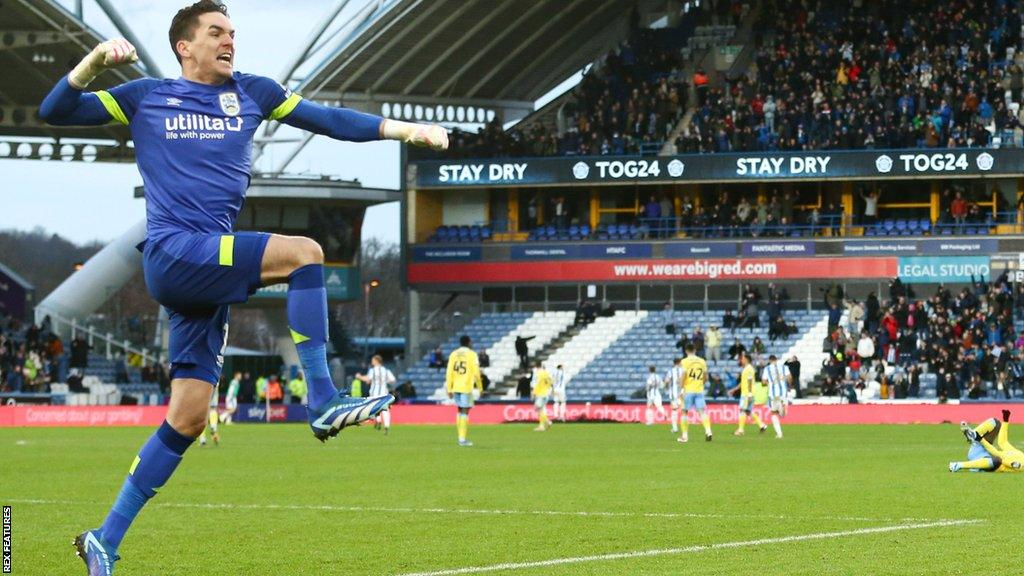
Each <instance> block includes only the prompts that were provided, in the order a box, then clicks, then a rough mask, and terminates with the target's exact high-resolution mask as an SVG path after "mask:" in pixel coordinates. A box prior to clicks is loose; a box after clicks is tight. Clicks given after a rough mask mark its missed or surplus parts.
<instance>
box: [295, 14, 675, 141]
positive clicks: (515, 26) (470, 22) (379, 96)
mask: <svg viewBox="0 0 1024 576" xmlns="http://www.w3.org/2000/svg"><path fill="white" fill-rule="evenodd" d="M666 5H667V3H666V2H665V0H639V1H637V0H383V1H382V2H381V3H380V7H379V8H378V9H377V11H376V12H375V13H374V14H373V15H372V17H369V18H367V19H366V20H365V21H364V22H363V23H362V24H361V25H360V26H359V27H358V28H357V29H356V30H354V31H353V33H352V34H350V35H349V37H348V38H347V39H346V41H344V42H342V43H341V44H340V45H339V46H338V48H336V49H335V50H334V52H333V53H332V54H330V55H329V56H327V57H326V58H325V59H324V61H323V62H322V63H321V64H320V65H319V66H318V67H317V68H316V69H314V70H313V71H312V72H311V73H310V74H309V75H308V76H307V77H306V78H305V79H304V80H303V81H302V82H301V83H300V84H299V85H298V86H297V88H296V89H297V91H299V92H301V93H302V94H303V95H304V96H306V97H308V98H316V99H323V100H332V99H333V100H340V101H342V102H344V103H345V105H348V106H354V105H356V104H358V103H359V102H360V101H362V102H364V103H365V104H366V105H365V106H364V108H367V109H370V111H373V112H377V113H381V109H380V108H379V106H380V105H382V104H385V103H388V104H394V103H398V104H402V105H403V107H404V105H405V104H412V105H416V104H422V105H428V106H430V105H444V106H447V105H465V106H483V107H484V108H485V109H491V110H494V111H495V112H496V113H502V112H504V113H505V114H503V116H502V117H504V118H505V119H506V120H508V119H509V118H508V113H509V112H516V111H518V112H519V114H516V116H522V115H525V114H526V113H529V112H530V111H532V110H533V103H534V102H535V101H536V100H537V99H538V98H539V97H541V96H543V95H544V94H546V93H548V92H549V91H550V90H551V89H552V88H554V87H556V86H557V85H558V84H559V83H561V82H562V81H564V80H565V79H567V78H568V77H570V76H571V75H572V74H573V73H575V72H577V71H578V70H580V69H581V68H583V67H584V66H586V65H587V64H589V63H591V62H593V61H594V60H596V59H597V58H598V57H600V56H601V55H602V54H604V53H605V52H606V51H607V50H608V49H609V48H611V47H613V46H615V45H616V44H617V43H618V42H620V41H621V40H622V39H623V38H625V36H626V33H627V32H628V26H629V15H630V12H631V11H632V10H633V8H634V7H637V8H638V9H639V10H640V13H641V14H646V15H650V14H652V13H658V12H659V11H662V10H664V9H665V7H666ZM374 107H376V109H374ZM435 120H441V121H449V122H450V121H456V119H455V118H451V119H449V118H447V117H442V118H438V119H435ZM458 121H461V119H459V120H458ZM470 121H472V120H470Z"/></svg>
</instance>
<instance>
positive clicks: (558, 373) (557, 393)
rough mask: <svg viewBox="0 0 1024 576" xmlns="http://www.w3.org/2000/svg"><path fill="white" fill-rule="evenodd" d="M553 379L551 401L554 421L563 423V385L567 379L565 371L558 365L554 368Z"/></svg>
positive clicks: (566, 382)
mask: <svg viewBox="0 0 1024 576" xmlns="http://www.w3.org/2000/svg"><path fill="white" fill-rule="evenodd" d="M551 376H552V377H553V378H554V381H555V384H554V387H553V388H552V392H551V395H552V400H554V402H555V406H554V407H555V419H556V420H561V421H562V422H565V385H566V384H568V383H569V379H568V377H566V375H565V369H564V368H562V365H561V364H559V365H558V367H557V368H555V373H554V374H552V375H551Z"/></svg>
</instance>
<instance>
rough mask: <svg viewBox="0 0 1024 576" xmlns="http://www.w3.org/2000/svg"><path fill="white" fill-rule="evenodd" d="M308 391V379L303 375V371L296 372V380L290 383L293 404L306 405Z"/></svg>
mask: <svg viewBox="0 0 1024 576" xmlns="http://www.w3.org/2000/svg"><path fill="white" fill-rule="evenodd" d="M307 390H308V386H307V385H306V377H305V376H304V375H303V374H302V370H299V371H298V372H296V374H295V378H292V379H291V380H289V381H288V394H289V395H290V396H291V398H290V400H291V403H292V404H305V403H306V392H307Z"/></svg>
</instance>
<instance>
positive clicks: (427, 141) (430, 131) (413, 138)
mask: <svg viewBox="0 0 1024 576" xmlns="http://www.w3.org/2000/svg"><path fill="white" fill-rule="evenodd" d="M380 133H381V136H383V137H384V138H385V139H387V140H401V141H402V142H405V143H407V144H412V145H413V146H425V147H427V148H432V149H434V150H447V149H448V131H447V130H445V129H444V128H442V127H440V126H437V125H435V124H414V123H412V122H402V121H401V120H389V119H387V118H385V119H384V122H383V124H381V128H380Z"/></svg>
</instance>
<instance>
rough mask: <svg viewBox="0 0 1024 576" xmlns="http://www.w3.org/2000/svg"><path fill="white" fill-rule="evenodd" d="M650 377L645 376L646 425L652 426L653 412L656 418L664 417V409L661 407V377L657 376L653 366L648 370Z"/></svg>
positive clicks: (656, 370)
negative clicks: (656, 412) (655, 413)
mask: <svg viewBox="0 0 1024 576" xmlns="http://www.w3.org/2000/svg"><path fill="white" fill-rule="evenodd" d="M649 370H650V375H648V376H647V425H648V426H651V425H652V424H654V411H655V410H657V411H658V416H661V417H662V418H664V417H665V407H664V406H662V405H661V388H662V385H663V384H662V381H661V377H659V376H658V369H657V368H655V367H654V366H651V367H650V368H649Z"/></svg>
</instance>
